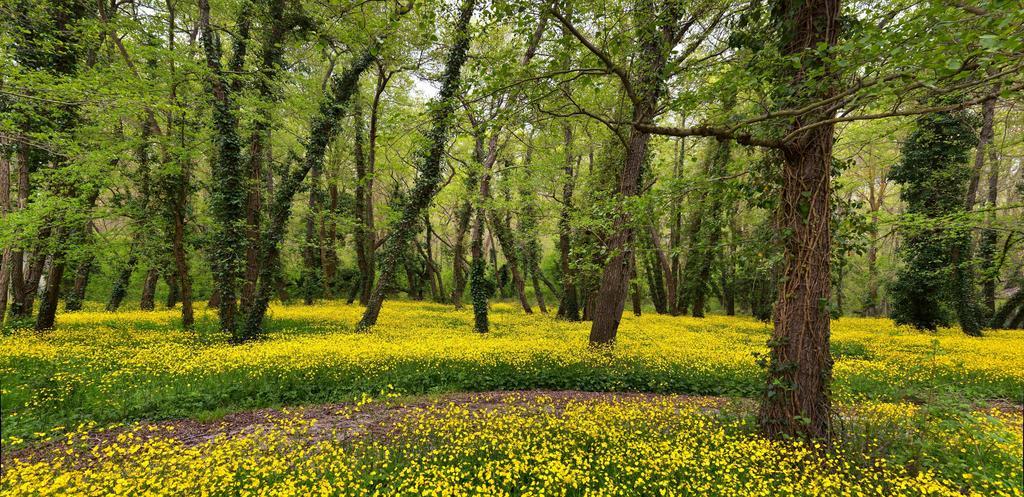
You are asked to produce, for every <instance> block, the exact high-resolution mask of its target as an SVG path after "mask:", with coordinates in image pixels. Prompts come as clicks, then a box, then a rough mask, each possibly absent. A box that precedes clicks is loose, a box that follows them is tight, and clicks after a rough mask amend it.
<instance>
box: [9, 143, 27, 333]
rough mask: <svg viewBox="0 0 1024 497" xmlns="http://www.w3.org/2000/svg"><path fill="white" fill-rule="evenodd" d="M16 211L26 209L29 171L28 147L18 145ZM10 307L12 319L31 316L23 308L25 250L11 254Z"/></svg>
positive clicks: (23, 144) (25, 292)
mask: <svg viewBox="0 0 1024 497" xmlns="http://www.w3.org/2000/svg"><path fill="white" fill-rule="evenodd" d="M17 154H18V155H17V162H18V203H17V207H18V211H23V210H25V209H26V208H27V207H28V191H29V181H28V180H29V171H28V167H29V164H28V145H27V144H25V143H20V144H18V150H17ZM10 267H11V276H10V278H11V304H10V305H11V307H10V314H9V315H10V317H11V318H12V319H25V318H27V317H29V316H31V315H32V307H31V306H27V307H26V306H25V299H26V297H27V293H28V289H27V288H26V279H25V277H26V275H25V271H24V267H25V250H24V249H22V248H20V247H19V248H17V249H15V250H14V251H13V252H11V261H10Z"/></svg>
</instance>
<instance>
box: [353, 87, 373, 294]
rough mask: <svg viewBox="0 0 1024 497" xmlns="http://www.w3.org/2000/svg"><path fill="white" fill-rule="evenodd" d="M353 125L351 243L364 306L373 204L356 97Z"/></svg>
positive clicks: (369, 274)
mask: <svg viewBox="0 0 1024 497" xmlns="http://www.w3.org/2000/svg"><path fill="white" fill-rule="evenodd" d="M352 110H353V117H354V119H353V125H354V126H355V142H354V143H353V152H354V155H355V166H356V189H355V190H356V191H355V207H354V209H355V217H356V226H355V242H356V266H358V267H359V292H358V293H359V304H360V305H366V301H367V299H369V297H370V294H369V291H367V285H366V284H365V282H366V281H371V282H372V281H373V276H374V275H373V272H374V268H373V265H372V263H371V262H370V257H371V255H370V253H371V252H372V251H373V247H372V244H373V241H372V240H371V238H373V232H372V230H371V228H370V226H372V224H373V222H372V221H371V220H370V218H369V216H370V212H368V211H370V209H372V204H373V201H372V199H370V198H369V197H371V195H369V192H368V189H367V185H369V184H370V181H371V178H370V177H369V176H368V175H367V167H366V160H365V158H364V156H363V106H362V104H361V103H360V98H359V96H358V95H356V97H355V98H354V99H353V103H352Z"/></svg>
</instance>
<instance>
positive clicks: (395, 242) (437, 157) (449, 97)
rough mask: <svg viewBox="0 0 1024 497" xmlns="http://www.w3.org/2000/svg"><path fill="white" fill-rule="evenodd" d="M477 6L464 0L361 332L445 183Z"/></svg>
mask: <svg viewBox="0 0 1024 497" xmlns="http://www.w3.org/2000/svg"><path fill="white" fill-rule="evenodd" d="M475 4H476V2H475V0H463V2H462V5H461V6H460V7H459V18H458V21H457V22H456V23H455V27H454V43H453V45H452V47H451V49H450V51H449V52H448V58H447V61H446V62H445V72H444V75H443V76H442V78H441V91H440V92H439V93H438V96H437V98H436V99H435V100H434V102H432V104H431V109H430V115H431V130H430V133H429V134H428V135H427V137H426V138H427V143H426V144H425V146H424V148H423V150H421V151H420V153H419V154H420V155H419V157H418V171H417V176H416V183H415V185H414V186H413V189H412V191H411V192H409V195H408V196H407V197H406V201H405V203H404V205H402V208H401V212H402V214H401V218H399V220H398V221H397V222H395V224H394V225H393V226H392V227H391V233H390V235H389V236H388V239H387V241H386V242H385V243H384V247H383V253H384V254H383V260H382V262H383V265H382V267H381V273H380V277H379V278H378V281H377V286H376V287H374V289H373V293H372V294H371V295H370V301H369V302H368V303H367V306H366V311H365V312H364V313H363V317H362V319H360V321H359V324H358V326H357V328H358V329H363V330H365V329H368V328H369V327H371V326H373V325H375V324H377V316H378V315H379V314H380V308H381V306H382V305H383V304H384V296H385V293H386V291H387V288H388V287H389V286H390V285H391V284H392V282H393V280H394V277H395V270H396V265H397V263H398V261H399V259H400V258H401V257H402V254H403V253H404V252H405V249H406V247H407V246H408V244H409V241H410V240H412V238H413V236H415V234H414V231H413V228H414V227H415V226H416V224H417V223H418V221H419V219H420V216H421V213H422V211H423V210H424V209H425V208H426V207H427V205H428V204H430V200H431V199H432V198H433V197H434V194H435V193H436V192H437V187H438V184H439V183H440V181H441V158H442V156H443V154H444V150H445V147H446V146H447V142H448V132H449V129H450V127H451V120H452V114H453V110H454V107H455V96H456V94H457V93H458V91H459V82H460V78H459V76H460V73H461V70H462V65H463V63H465V61H466V54H467V52H468V50H469V38H470V35H469V22H470V19H471V18H472V16H473V8H474V6H475Z"/></svg>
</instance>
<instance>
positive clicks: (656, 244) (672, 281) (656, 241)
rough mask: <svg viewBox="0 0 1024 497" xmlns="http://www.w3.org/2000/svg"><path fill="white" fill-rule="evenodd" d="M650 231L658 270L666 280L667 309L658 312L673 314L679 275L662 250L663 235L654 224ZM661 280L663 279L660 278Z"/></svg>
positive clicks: (664, 289)
mask: <svg viewBox="0 0 1024 497" xmlns="http://www.w3.org/2000/svg"><path fill="white" fill-rule="evenodd" d="M649 230H650V235H651V247H652V248H653V249H654V255H655V256H656V258H657V261H658V268H659V269H660V270H661V273H662V275H663V276H664V279H663V280H662V281H663V282H664V283H663V284H664V286H663V287H662V288H663V290H662V292H663V293H664V296H665V305H664V307H665V308H664V309H663V310H661V311H658V313H666V312H667V313H669V314H671V313H672V311H673V309H674V308H675V302H676V289H677V288H678V286H679V285H678V284H676V276H677V274H678V273H676V272H675V271H673V270H672V263H671V261H670V260H669V258H668V255H667V254H665V251H664V250H662V248H661V234H660V233H658V231H659V230H658V228H657V227H656V226H655V225H654V224H653V223H652V224H651V225H650V227H649ZM659 280H661V279H660V278H659Z"/></svg>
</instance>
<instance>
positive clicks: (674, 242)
mask: <svg viewBox="0 0 1024 497" xmlns="http://www.w3.org/2000/svg"><path fill="white" fill-rule="evenodd" d="M675 159H676V160H675V161H673V163H672V177H673V179H675V180H680V179H682V177H683V165H684V164H686V138H683V137H680V138H679V144H678V146H677V147H676V158H675ZM671 217H672V219H671V225H670V226H669V235H668V239H669V242H668V244H669V252H671V254H672V257H671V262H670V263H669V271H670V272H671V273H672V275H673V283H674V284H675V286H674V287H673V289H672V295H673V297H674V298H672V299H670V300H669V301H668V313H669V314H671V315H673V316H678V315H679V305H680V304H681V302H680V299H681V297H682V294H683V293H684V292H683V291H682V289H681V286H682V283H683V282H682V281H681V280H682V277H681V272H680V271H681V270H682V266H681V265H680V261H679V254H680V253H682V246H683V210H682V209H681V208H680V202H672V214H671Z"/></svg>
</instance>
